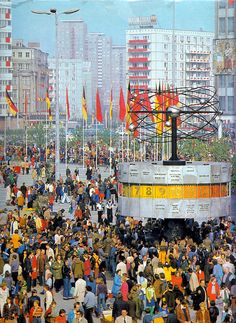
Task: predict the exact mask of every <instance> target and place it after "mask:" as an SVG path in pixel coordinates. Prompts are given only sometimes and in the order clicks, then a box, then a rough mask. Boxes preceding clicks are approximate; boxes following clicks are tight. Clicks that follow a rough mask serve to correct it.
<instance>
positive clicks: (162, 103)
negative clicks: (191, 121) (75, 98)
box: [6, 83, 181, 137]
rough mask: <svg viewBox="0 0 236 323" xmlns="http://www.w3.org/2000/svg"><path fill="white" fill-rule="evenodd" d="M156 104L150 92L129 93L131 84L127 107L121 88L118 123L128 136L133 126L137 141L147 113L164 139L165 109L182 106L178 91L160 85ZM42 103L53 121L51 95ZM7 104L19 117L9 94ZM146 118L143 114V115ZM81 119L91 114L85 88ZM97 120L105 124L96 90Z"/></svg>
mask: <svg viewBox="0 0 236 323" xmlns="http://www.w3.org/2000/svg"><path fill="white" fill-rule="evenodd" d="M152 99H153V102H154V104H151V102H150V98H149V94H148V91H144V90H139V89H138V88H136V89H135V90H134V91H133V92H132V93H131V89H130V83H129V84H128V89H127V100H126V103H125V99H124V94H123V90H122V88H121V87H120V94H119V119H120V121H121V122H125V129H126V131H127V132H128V131H129V129H130V125H131V124H132V125H133V129H134V131H133V135H134V137H138V135H139V131H138V128H139V127H138V122H139V117H140V116H139V112H140V111H147V115H146V116H148V118H149V119H150V121H151V122H152V123H154V124H155V127H156V132H157V134H158V135H161V134H162V133H163V131H164V129H165V127H166V125H165V124H166V121H167V114H166V113H165V112H166V109H167V108H168V107H169V106H172V105H174V106H179V104H180V103H179V95H178V93H177V91H175V90H174V89H172V90H171V89H170V88H169V87H167V89H165V87H164V85H162V86H161V84H159V88H157V87H156V91H155V95H154V98H152ZM43 101H45V102H46V105H47V111H48V116H49V121H52V110H51V101H50V98H49V95H48V91H47V92H46V96H45V98H44V99H43ZM6 102H7V104H8V107H9V112H10V114H12V115H13V116H16V114H17V113H18V109H17V107H16V105H15V104H14V102H13V101H12V99H11V97H10V95H9V93H8V91H7V90H6ZM27 104H28V98H27V96H25V115H26V114H27ZM66 114H67V120H70V104H69V94H68V88H66ZM142 114H143V112H142ZM144 114H145V113H144ZM82 117H83V120H84V121H85V122H87V120H88V110H87V103H86V96H85V88H84V87H83V92H82ZM95 117H96V120H97V122H99V123H102V122H103V115H102V107H101V101H100V95H99V91H98V89H97V92H96V112H95ZM109 117H110V120H112V119H113V95H112V90H111V93H110V104H109ZM180 123H181V120H180V119H178V120H177V125H178V126H179V125H180Z"/></svg>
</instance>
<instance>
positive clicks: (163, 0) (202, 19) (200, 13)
mask: <svg viewBox="0 0 236 323" xmlns="http://www.w3.org/2000/svg"><path fill="white" fill-rule="evenodd" d="M12 2H13V10H12V17H13V22H12V24H13V38H14V39H23V40H24V42H25V44H27V43H28V41H36V42H40V44H41V49H42V50H43V51H46V52H48V53H49V54H50V56H53V53H54V43H55V30H54V27H55V24H54V20H53V17H52V16H48V15H35V14H33V13H31V10H49V9H50V8H56V9H57V10H58V12H60V11H64V10H68V9H71V8H73V9H74V8H80V11H79V12H78V13H76V14H73V15H70V16H66V15H62V16H61V17H60V19H62V20H65V19H69V20H70V19H72V20H76V19H82V20H84V21H85V22H86V23H87V26H88V31H89V32H103V33H105V34H106V35H108V36H111V37H112V41H113V44H114V45H125V31H126V30H127V29H128V18H129V17H137V16H151V15H156V16H157V27H158V28H167V29H168V28H172V16H173V15H172V12H173V10H172V8H173V5H172V2H173V0H51V1H48V0H12ZM175 6H176V21H175V26H176V29H186V30H200V28H202V29H203V30H205V31H211V32H214V14H215V1H214V0H175Z"/></svg>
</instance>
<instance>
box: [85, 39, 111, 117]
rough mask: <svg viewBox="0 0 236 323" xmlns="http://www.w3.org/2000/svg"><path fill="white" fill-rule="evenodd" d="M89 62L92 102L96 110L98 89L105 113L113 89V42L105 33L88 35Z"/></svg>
mask: <svg viewBox="0 0 236 323" xmlns="http://www.w3.org/2000/svg"><path fill="white" fill-rule="evenodd" d="M88 60H89V61H90V62H91V72H92V84H93V88H92V101H93V107H94V109H95V98H96V89H97V88H98V90H99V93H100V99H101V105H102V110H103V112H105V111H107V110H108V109H109V102H110V91H111V88H112V77H111V75H112V69H111V66H112V40H111V37H107V36H106V35H104V34H103V33H89V34H88Z"/></svg>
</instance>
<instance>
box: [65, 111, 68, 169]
mask: <svg viewBox="0 0 236 323" xmlns="http://www.w3.org/2000/svg"><path fill="white" fill-rule="evenodd" d="M67 109H68V107H67ZM67 109H66V110H67ZM67 132H68V110H67V111H66V147H65V148H66V149H65V164H66V169H67Z"/></svg>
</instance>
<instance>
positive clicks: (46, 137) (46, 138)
mask: <svg viewBox="0 0 236 323" xmlns="http://www.w3.org/2000/svg"><path fill="white" fill-rule="evenodd" d="M45 119H46V120H45V121H46V131H45V145H46V147H45V154H46V155H45V159H46V163H47V161H48V154H47V147H48V107H47V102H46V118H45Z"/></svg>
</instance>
